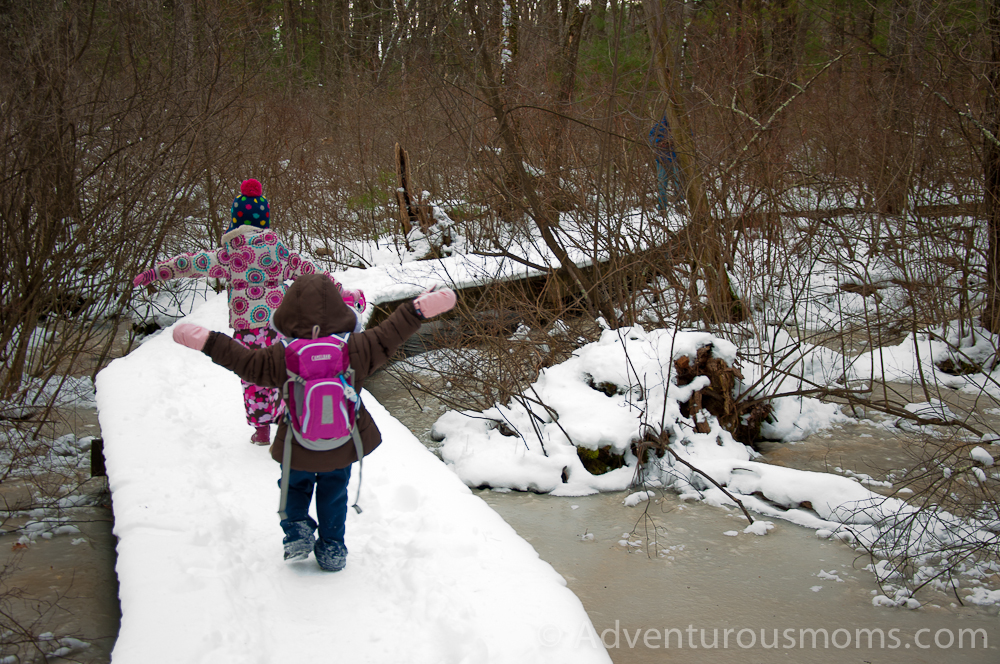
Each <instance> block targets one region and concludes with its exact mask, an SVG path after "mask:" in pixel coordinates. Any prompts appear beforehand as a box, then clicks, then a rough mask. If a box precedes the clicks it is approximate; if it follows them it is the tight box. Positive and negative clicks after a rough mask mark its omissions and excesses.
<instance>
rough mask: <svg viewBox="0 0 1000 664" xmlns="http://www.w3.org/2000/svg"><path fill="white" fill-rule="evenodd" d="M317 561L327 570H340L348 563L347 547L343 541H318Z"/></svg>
mask: <svg viewBox="0 0 1000 664" xmlns="http://www.w3.org/2000/svg"><path fill="white" fill-rule="evenodd" d="M315 550H316V562H317V563H319V566H320V567H321V568H322V569H323V570H325V571H327V572H339V571H340V570H342V569H344V566H345V565H347V547H346V546H344V543H343V542H337V541H332V542H327V541H324V540H322V539H320V540H318V541H317V542H316V549H315Z"/></svg>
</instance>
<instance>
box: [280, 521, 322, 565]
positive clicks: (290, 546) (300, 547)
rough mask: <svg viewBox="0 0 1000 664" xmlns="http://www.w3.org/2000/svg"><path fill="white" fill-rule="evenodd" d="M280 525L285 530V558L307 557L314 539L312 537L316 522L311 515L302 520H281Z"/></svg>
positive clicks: (302, 558) (299, 558)
mask: <svg viewBox="0 0 1000 664" xmlns="http://www.w3.org/2000/svg"><path fill="white" fill-rule="evenodd" d="M281 527H282V528H283V529H284V530H285V539H284V543H285V560H305V559H306V558H308V557H309V552H310V551H312V550H313V543H314V542H315V541H316V540H315V538H314V537H313V533H314V532H316V522H315V521H313V519H312V517H306V519H305V520H303V521H282V522H281Z"/></svg>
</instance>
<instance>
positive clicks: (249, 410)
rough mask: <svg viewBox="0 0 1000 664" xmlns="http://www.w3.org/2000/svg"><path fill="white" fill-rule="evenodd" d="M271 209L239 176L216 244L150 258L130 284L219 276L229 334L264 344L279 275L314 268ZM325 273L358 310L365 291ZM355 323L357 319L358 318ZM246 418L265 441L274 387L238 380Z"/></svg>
mask: <svg viewBox="0 0 1000 664" xmlns="http://www.w3.org/2000/svg"><path fill="white" fill-rule="evenodd" d="M270 223H271V211H270V205H269V204H268V202H267V199H266V198H265V197H264V195H263V187H262V186H261V184H260V182H258V181H257V180H254V179H250V180H244V181H243V183H242V184H241V185H240V194H239V195H238V196H237V197H236V198H235V199H234V200H233V205H232V223H231V224H230V226H229V229H228V230H227V231H226V233H225V234H224V235H223V236H222V245H223V246H222V247H220V248H219V249H215V250H212V251H199V252H193V253H192V252H189V253H185V254H182V255H180V256H174V257H173V258H169V259H167V260H165V261H162V262H159V263H157V264H156V267H154V268H152V269H150V270H146V271H145V272H142V273H141V274H139V275H136V277H135V279H134V280H133V281H132V284H133V285H134V286H136V287H138V286H144V285H148V284H151V283H152V282H154V281H157V280H159V281H167V280H169V279H180V278H183V277H188V278H200V277H207V278H211V279H222V280H225V281H226V291H227V293H228V295H229V325H230V326H231V327H232V328H233V330H234V331H235V334H234V335H233V338H234V339H236V340H237V341H239V342H240V343H241V344H243V345H244V346H246V347H247V348H267V347H268V346H270V345H271V344H273V343H274V342H275V341H276V340H277V338H278V333H277V331H276V330H274V328H272V327H271V325H270V323H271V316H272V315H273V314H274V311H275V310H276V309H277V308H278V305H280V304H281V300H282V298H283V297H284V294H285V288H286V286H285V281H287V280H290V279H295V278H296V277H300V276H302V275H305V274H314V273H316V272H318V271H319V270H317V268H316V266H315V265H314V264H313V263H311V262H310V261H309V260H307V259H305V258H303V257H302V256H300V255H299V254H298V253H296V252H294V251H289V250H288V248H287V247H285V245H284V243H282V242H281V240H280V239H278V236H277V235H276V234H275V232H274V231H272V230H270ZM323 274H326V275H327V276H328V277H329V278H330V280H331V281H333V283H334V284H335V285H336V286H337V289H338V290H339V291H340V294H341V296H342V297H343V298H344V301H345V302H346V303H347V304H348V306H349V307H351V309H352V310H353V311H354V312H355V313H356V314H360V313H361V312H362V311H364V308H365V296H364V293H362V292H361V291H360V290H348V289H345V288H344V287H343V286H341V285H340V284H339V283H337V281H336V279H334V278H333V277H331V276H330V275H329V273H326V272H323ZM359 327H360V324H359ZM242 383H243V402H244V405H245V406H246V416H247V423H249V424H250V426H252V427H254V434H253V436H252V437H251V439H250V442H252V443H255V444H257V445H267V444H269V443H270V438H271V435H270V434H271V429H270V425H271V424H276V423H277V422H278V421H279V419H280V417H281V414H282V405H281V395H280V394H279V393H278V390H276V389H273V388H270V387H260V386H258V385H254V384H253V383H249V382H247V381H245V380H244V381H242Z"/></svg>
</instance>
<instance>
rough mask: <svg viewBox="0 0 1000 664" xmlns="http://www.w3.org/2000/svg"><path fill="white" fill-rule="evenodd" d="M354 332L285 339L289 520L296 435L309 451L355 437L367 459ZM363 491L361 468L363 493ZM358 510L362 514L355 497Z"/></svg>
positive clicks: (284, 466)
mask: <svg viewBox="0 0 1000 664" xmlns="http://www.w3.org/2000/svg"><path fill="white" fill-rule="evenodd" d="M348 336H349V334H343V335H333V336H329V337H320V338H317V339H282V340H281V343H282V344H284V346H285V366H286V368H287V371H288V380H286V381H285V385H284V387H283V388H282V398H283V399H284V401H285V409H286V411H287V418H288V433H287V434H286V436H285V450H284V455H283V459H282V462H281V502H280V504H279V508H278V512H279V514H281V518H282V519H284V518H285V506H286V505H287V501H288V493H287V486H288V476H289V474H290V473H291V460H292V439H293V438H294V440H295V441H296V442H297V443H298V444H299V445H301V446H302V447H304V448H306V449H308V450H314V451H318V452H326V451H329V450H334V449H337V448H338V447H341V446H342V445H345V444H347V443H348V442H350V441H354V447H355V449H356V450H357V453H358V463H359V464H360V463H361V460H362V458H364V449H363V448H362V445H361V436H360V435H359V433H358V429H357V426H356V423H357V416H358V409H359V408H360V407H361V399H360V398H359V396H358V393H357V392H356V391H355V389H354V370H353V369H352V368H351V357H350V353H349V352H348V350H347V339H348ZM360 495H361V481H360V472H359V477H358V496H360ZM353 507H354V509H355V510H357V511H358V512H361V508H360V507H359V506H358V501H357V499H355V501H354V505H353Z"/></svg>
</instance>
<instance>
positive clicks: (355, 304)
mask: <svg viewBox="0 0 1000 664" xmlns="http://www.w3.org/2000/svg"><path fill="white" fill-rule="evenodd" d="M340 295H341V297H343V298H344V303H345V304H346V305H347V306H349V307H351V308H352V309H354V310H355V311H357V312H361V311H364V310H365V305H366V304H367V303H368V301H367V300H365V293H364V291H362V290H361V289H360V288H357V289H352V288H345V289H343V290H342V291H340Z"/></svg>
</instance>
